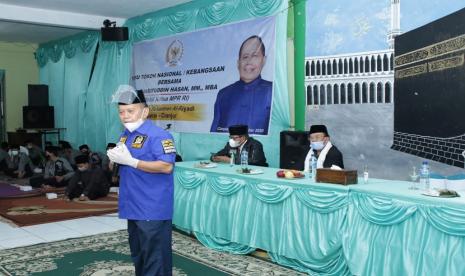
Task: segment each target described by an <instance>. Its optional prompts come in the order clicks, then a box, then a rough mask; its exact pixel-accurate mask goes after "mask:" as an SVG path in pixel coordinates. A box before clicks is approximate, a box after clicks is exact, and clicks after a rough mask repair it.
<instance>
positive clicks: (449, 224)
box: [343, 181, 465, 275]
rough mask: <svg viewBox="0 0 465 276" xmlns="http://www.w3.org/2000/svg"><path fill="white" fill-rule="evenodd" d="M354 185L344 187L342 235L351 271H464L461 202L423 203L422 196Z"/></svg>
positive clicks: (464, 226)
mask: <svg viewBox="0 0 465 276" xmlns="http://www.w3.org/2000/svg"><path fill="white" fill-rule="evenodd" d="M385 182H387V181H385ZM386 185H389V184H388V183H386ZM391 185H392V184H391ZM357 190H358V189H357V188H356V187H354V190H351V191H350V193H349V197H350V199H349V201H350V204H349V208H348V212H347V225H348V226H347V227H346V230H345V233H344V235H343V248H344V252H345V253H346V254H345V255H346V259H347V262H348V265H349V267H350V271H351V272H352V274H354V275H465V266H464V265H463V260H465V239H464V237H465V208H464V206H463V204H457V207H455V206H453V202H451V203H449V204H447V206H445V205H446V204H441V203H439V202H435V203H432V204H425V203H423V201H424V199H421V200H422V201H418V202H416V201H415V200H414V199H413V198H411V199H405V200H404V199H403V198H401V197H398V196H395V197H394V198H393V197H392V196H389V197H385V196H380V195H375V194H369V193H367V192H365V191H363V189H360V190H361V191H357ZM412 233H414V235H412ZM367 264H372V265H367ZM375 264H389V265H375Z"/></svg>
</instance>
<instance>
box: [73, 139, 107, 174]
mask: <svg viewBox="0 0 465 276" xmlns="http://www.w3.org/2000/svg"><path fill="white" fill-rule="evenodd" d="M79 151H80V152H81V154H82V155H87V156H89V162H90V165H91V166H92V168H96V167H99V168H103V165H104V164H103V163H106V164H107V165H108V164H109V163H110V161H109V160H105V159H108V157H107V156H106V155H104V154H103V153H100V152H93V151H91V150H90V148H89V146H88V145H86V144H84V145H80V146H79Z"/></svg>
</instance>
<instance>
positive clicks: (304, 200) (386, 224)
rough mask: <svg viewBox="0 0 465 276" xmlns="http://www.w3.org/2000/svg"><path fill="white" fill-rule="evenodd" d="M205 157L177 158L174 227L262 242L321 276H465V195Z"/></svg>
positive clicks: (237, 241)
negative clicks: (252, 170) (429, 193)
mask: <svg viewBox="0 0 465 276" xmlns="http://www.w3.org/2000/svg"><path fill="white" fill-rule="evenodd" d="M197 163H198V162H181V163H177V164H176V169H175V209H174V218H173V223H174V224H175V225H176V226H177V227H179V228H181V229H184V230H186V231H190V232H192V233H194V234H195V235H196V237H197V238H198V239H199V240H200V241H201V242H202V243H203V244H204V245H206V246H208V247H211V248H214V249H216V250H223V251H228V252H232V253H236V254H247V253H249V252H251V251H253V250H255V249H256V248H260V249H263V250H266V251H268V254H269V255H270V256H271V258H272V260H273V261H275V262H277V263H279V264H283V265H286V266H290V267H293V268H295V269H298V270H300V271H304V272H307V273H309V274H311V275H315V274H317V275H318V274H324V275H465V266H464V265H463V263H464V261H465V200H464V198H451V199H443V198H432V197H426V196H422V195H420V192H419V191H412V190H409V189H408V186H409V185H410V184H409V183H408V182H402V181H386V180H378V179H370V181H369V184H366V185H363V184H359V185H351V186H342V185H334V184H321V183H315V182H313V181H312V180H311V179H309V178H302V179H281V178H277V177H276V171H277V170H278V169H274V168H260V169H262V170H263V171H264V173H263V174H258V175H244V174H240V173H238V172H237V169H238V168H239V167H238V166H234V167H230V166H229V165H223V164H219V166H218V167H216V168H209V169H204V168H196V167H195V165H196V164H197ZM256 168H258V167H256Z"/></svg>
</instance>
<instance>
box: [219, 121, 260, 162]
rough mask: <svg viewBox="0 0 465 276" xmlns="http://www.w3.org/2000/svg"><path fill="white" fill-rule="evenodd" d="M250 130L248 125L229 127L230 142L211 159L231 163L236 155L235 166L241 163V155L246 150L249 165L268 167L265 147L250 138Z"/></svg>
mask: <svg viewBox="0 0 465 276" xmlns="http://www.w3.org/2000/svg"><path fill="white" fill-rule="evenodd" d="M248 130H249V128H248V126H246V125H234V126H230V127H229V142H228V143H226V145H225V146H224V148H223V149H222V150H220V151H219V152H217V153H216V154H214V155H213V156H212V157H211V161H215V162H222V163H230V162H231V157H232V154H234V160H233V161H234V164H240V163H241V155H240V153H241V152H242V151H243V150H244V149H245V150H247V152H248V156H249V159H248V164H249V165H255V166H262V167H268V163H266V158H265V153H264V152H263V145H262V143H260V142H259V141H257V140H255V139H254V138H252V137H249V132H248Z"/></svg>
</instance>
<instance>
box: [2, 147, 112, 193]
mask: <svg viewBox="0 0 465 276" xmlns="http://www.w3.org/2000/svg"><path fill="white" fill-rule="evenodd" d="M115 146H116V145H115V144H114V143H108V145H107V150H108V149H111V148H113V147H115ZM0 171H3V172H4V173H5V174H6V175H8V176H9V177H14V178H29V183H30V185H31V186H33V187H40V188H42V189H44V191H47V190H50V189H54V188H60V187H65V198H66V199H68V200H72V199H74V198H78V199H79V200H92V199H96V198H98V197H103V196H106V195H107V194H108V192H109V188H110V186H118V176H117V175H116V174H113V172H112V168H111V166H110V161H109V159H108V157H107V156H106V154H103V153H100V152H93V151H91V150H90V148H89V146H88V145H81V146H79V151H78V150H75V149H73V148H72V146H71V144H70V143H69V142H67V141H59V142H58V146H53V145H52V144H51V143H47V144H46V146H45V149H44V150H42V149H41V148H40V147H39V146H37V145H35V144H33V143H32V142H30V141H27V142H26V143H24V145H23V146H17V145H14V144H11V145H10V144H8V143H7V142H3V143H1V148H0Z"/></svg>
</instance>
